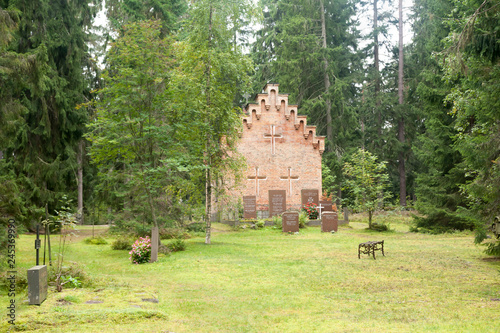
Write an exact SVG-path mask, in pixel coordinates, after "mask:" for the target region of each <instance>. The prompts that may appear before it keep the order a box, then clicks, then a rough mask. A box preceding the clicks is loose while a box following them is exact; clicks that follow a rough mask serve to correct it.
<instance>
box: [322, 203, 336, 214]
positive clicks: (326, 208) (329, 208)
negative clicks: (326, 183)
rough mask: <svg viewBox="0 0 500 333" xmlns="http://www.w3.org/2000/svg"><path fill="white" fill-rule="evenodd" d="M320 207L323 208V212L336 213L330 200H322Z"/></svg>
mask: <svg viewBox="0 0 500 333" xmlns="http://www.w3.org/2000/svg"><path fill="white" fill-rule="evenodd" d="M319 204H320V205H322V206H323V208H322V212H323V213H324V212H334V210H333V203H332V202H331V201H329V200H321V201H320V202H319Z"/></svg>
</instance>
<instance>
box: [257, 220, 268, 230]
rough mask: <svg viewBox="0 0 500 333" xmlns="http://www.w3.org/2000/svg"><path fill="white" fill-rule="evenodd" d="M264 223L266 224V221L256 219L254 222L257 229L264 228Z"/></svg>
mask: <svg viewBox="0 0 500 333" xmlns="http://www.w3.org/2000/svg"><path fill="white" fill-rule="evenodd" d="M265 225H266V221H264V220H258V221H257V222H255V226H256V227H257V228H259V229H262V228H264V226H265Z"/></svg>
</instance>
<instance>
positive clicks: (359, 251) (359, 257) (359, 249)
mask: <svg viewBox="0 0 500 333" xmlns="http://www.w3.org/2000/svg"><path fill="white" fill-rule="evenodd" d="M358 259H361V246H358Z"/></svg>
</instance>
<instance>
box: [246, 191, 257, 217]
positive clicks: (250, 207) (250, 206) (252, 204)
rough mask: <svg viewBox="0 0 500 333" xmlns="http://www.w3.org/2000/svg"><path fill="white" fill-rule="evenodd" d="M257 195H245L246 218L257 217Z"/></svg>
mask: <svg viewBox="0 0 500 333" xmlns="http://www.w3.org/2000/svg"><path fill="white" fill-rule="evenodd" d="M256 208H257V197H256V196H255V195H246V196H243V217H244V218H245V219H255V218H257V209H256Z"/></svg>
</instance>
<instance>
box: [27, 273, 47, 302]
mask: <svg viewBox="0 0 500 333" xmlns="http://www.w3.org/2000/svg"><path fill="white" fill-rule="evenodd" d="M47 288H48V281H47V266H45V265H39V266H34V267H32V268H30V269H28V299H29V304H31V305H33V304H34V305H40V304H42V302H43V301H45V299H46V298H47Z"/></svg>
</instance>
